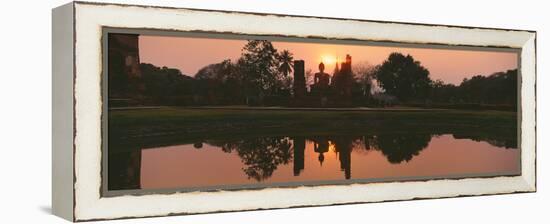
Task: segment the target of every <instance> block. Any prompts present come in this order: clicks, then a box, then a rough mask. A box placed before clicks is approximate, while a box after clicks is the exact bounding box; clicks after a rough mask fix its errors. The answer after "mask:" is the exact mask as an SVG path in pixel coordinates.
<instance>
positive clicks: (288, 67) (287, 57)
mask: <svg viewBox="0 0 550 224" xmlns="http://www.w3.org/2000/svg"><path fill="white" fill-rule="evenodd" d="M277 59H278V60H279V72H281V73H282V74H283V75H284V76H285V77H286V76H288V74H290V73H291V72H292V66H293V65H294V56H293V55H292V53H290V51H288V50H284V51H282V52H281V53H280V54H279V55H278V56H277Z"/></svg>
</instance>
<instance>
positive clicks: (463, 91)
mask: <svg viewBox="0 0 550 224" xmlns="http://www.w3.org/2000/svg"><path fill="white" fill-rule="evenodd" d="M517 73H518V72H517V69H514V70H508V71H506V72H497V73H494V74H492V75H489V76H481V75H477V76H474V77H472V78H470V79H464V80H463V81H462V83H461V84H460V85H458V86H456V85H452V84H444V83H443V82H441V81H436V82H433V84H432V92H431V96H430V99H431V100H432V101H433V102H436V103H452V104H480V105H483V104H492V105H508V106H510V107H514V108H515V107H516V106H517V81H518V80H517V78H518V75H517Z"/></svg>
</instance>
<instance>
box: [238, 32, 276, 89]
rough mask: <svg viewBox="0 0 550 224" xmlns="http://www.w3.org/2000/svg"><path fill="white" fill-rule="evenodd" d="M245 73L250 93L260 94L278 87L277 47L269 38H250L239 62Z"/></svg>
mask: <svg viewBox="0 0 550 224" xmlns="http://www.w3.org/2000/svg"><path fill="white" fill-rule="evenodd" d="M237 64H238V65H239V66H240V67H241V71H242V72H243V73H244V74H245V76H246V80H247V85H246V86H245V87H246V89H247V92H248V94H249V95H253V96H258V95H260V94H261V95H265V94H268V93H270V92H273V91H274V90H275V89H276V88H277V80H278V79H277V75H278V74H277V73H278V66H279V63H278V60H277V49H275V47H273V44H271V42H269V41H267V40H249V41H248V43H247V44H246V45H245V46H244V47H243V49H242V54H241V58H240V59H239V61H238V63H237Z"/></svg>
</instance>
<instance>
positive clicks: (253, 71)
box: [109, 40, 518, 110]
mask: <svg viewBox="0 0 550 224" xmlns="http://www.w3.org/2000/svg"><path fill="white" fill-rule="evenodd" d="M113 43H116V40H113ZM119 48H120V49H123V48H122V47H119ZM119 48H113V50H111V51H110V54H112V55H113V57H110V58H112V59H110V61H109V71H110V73H113V74H110V76H109V91H110V103H111V106H129V105H179V106H191V105H249V106H297V107H300V106H302V107H325V106H327V107H332V106H344V107H348V106H370V107H376V106H387V105H412V106H420V107H443V108H460V109H499V110H515V108H516V106H517V81H518V80H517V69H514V70H509V71H505V72H497V73H495V74H492V75H489V76H482V75H477V76H474V77H472V78H469V79H464V80H463V81H462V83H461V84H460V85H453V84H446V83H444V82H442V81H440V80H437V81H434V80H432V79H431V77H430V71H429V70H428V69H427V68H425V67H424V66H423V65H422V64H421V62H420V61H417V60H415V59H414V58H413V57H412V56H411V55H403V54H401V53H391V54H390V55H389V56H388V58H387V59H386V60H385V61H384V62H382V63H381V64H380V65H376V66H371V65H369V64H368V63H367V64H365V63H363V64H362V63H361V62H359V63H357V64H353V65H352V64H351V56H349V55H348V56H347V57H349V58H347V60H349V61H347V63H342V67H341V68H340V70H338V68H336V69H335V71H334V74H332V75H331V78H330V79H331V81H330V84H328V83H316V81H315V83H311V80H306V84H304V85H308V87H309V88H308V89H310V90H308V91H307V92H306V94H305V95H304V94H302V95H301V96H300V99H297V97H295V96H294V93H293V78H292V76H291V75H290V74H291V73H292V72H293V64H294V58H293V54H292V53H291V52H289V51H288V50H283V51H278V50H277V49H275V47H274V46H273V45H272V43H271V42H269V41H265V40H251V41H248V42H247V44H246V45H245V46H244V47H243V49H242V52H241V57H240V58H238V60H236V61H231V60H229V59H228V60H224V61H221V62H219V63H214V64H210V65H206V66H205V67H203V68H201V69H200V70H199V71H198V72H197V73H196V74H194V76H192V75H189V74H182V73H181V72H180V71H179V70H177V69H172V68H167V67H156V66H154V65H152V64H145V63H141V64H138V65H139V66H136V64H135V63H133V64H132V63H130V64H131V65H132V66H124V64H125V63H126V65H128V60H129V59H128V57H127V58H126V61H124V57H122V56H120V57H117V55H118V54H120V49H119ZM116 50H118V51H116ZM126 53H128V52H126ZM130 59H132V58H130ZM130 62H131V61H130ZM310 63H311V62H310ZM323 66H324V65H323ZM336 66H338V65H336ZM344 66H345V67H344ZM320 67H321V65H320ZM346 69H347V70H346ZM301 72H303V71H301ZM343 72H344V73H346V74H347V73H350V74H348V75H347V76H345V75H342V74H343ZM305 73H306V76H307V77H306V79H312V78H313V77H311V76H312V73H313V72H312V71H307V72H305ZM123 74H127V75H123ZM302 74H303V73H302ZM316 74H321V75H323V74H326V73H322V72H321V73H316ZM325 76H328V74H326V75H325ZM346 77H347V78H348V79H346V80H344V81H345V82H344V81H342V80H343V78H346ZM325 82H328V81H325ZM323 85H324V86H323ZM314 87H315V88H314ZM304 88H305V87H304Z"/></svg>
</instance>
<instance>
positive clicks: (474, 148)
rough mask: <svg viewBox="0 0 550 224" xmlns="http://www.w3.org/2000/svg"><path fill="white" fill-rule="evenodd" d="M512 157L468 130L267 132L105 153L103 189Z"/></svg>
mask: <svg viewBox="0 0 550 224" xmlns="http://www.w3.org/2000/svg"><path fill="white" fill-rule="evenodd" d="M519 156H520V154H519V150H517V149H516V142H515V141H512V142H510V141H502V140H485V139H482V138H476V137H472V136H457V135H430V134H402V133H401V134H381V135H366V136H351V135H334V136H267V137H249V138H240V139H225V140H216V139H213V140H203V141H200V142H195V143H194V144H179V145H178V144H175V145H169V146H162V147H146V148H138V149H137V150H127V151H125V152H123V153H116V154H112V155H111V154H110V155H109V171H108V172H109V173H108V175H109V189H110V190H120V189H173V188H196V187H212V186H226V187H227V186H238V185H247V186H254V185H262V184H274V183H277V184H281V183H283V185H284V183H296V182H299V183H307V182H312V181H339V180H340V181H341V180H373V181H375V180H392V179H394V180H407V179H418V178H420V179H422V178H434V177H471V176H488V175H516V174H519V173H520V167H519ZM219 188H223V187H219Z"/></svg>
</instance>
